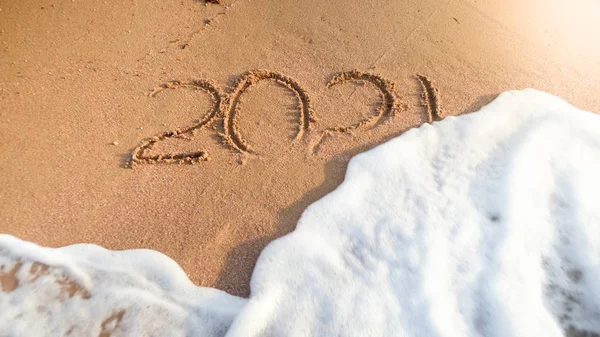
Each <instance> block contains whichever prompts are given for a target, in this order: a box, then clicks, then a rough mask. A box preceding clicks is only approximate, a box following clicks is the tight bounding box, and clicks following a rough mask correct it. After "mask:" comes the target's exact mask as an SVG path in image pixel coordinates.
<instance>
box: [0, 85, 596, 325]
mask: <svg viewBox="0 0 600 337" xmlns="http://www.w3.org/2000/svg"><path fill="white" fill-rule="evenodd" d="M599 172H600V117H599V116H597V115H594V114H592V113H589V112H584V111H581V110H578V109H576V108H574V107H572V106H570V105H569V104H567V103H566V102H564V101H563V100H561V99H559V98H557V97H554V96H552V95H549V94H545V93H542V92H539V91H536V90H532V89H528V90H524V91H511V92H506V93H503V94H501V95H500V96H499V97H498V98H497V99H496V100H495V101H494V102H492V103H490V104H489V105H487V106H486V107H484V108H482V109H481V111H479V112H477V113H473V114H469V115H465V116H460V117H456V118H455V117H448V118H446V119H444V120H443V121H441V122H436V123H433V124H432V125H429V124H426V125H423V126H422V127H420V128H418V129H414V130H411V131H408V132H406V133H405V134H403V135H402V136H400V137H398V138H396V139H393V140H391V141H389V142H387V143H385V144H383V145H380V146H378V147H376V148H375V149H373V150H371V151H368V152H365V153H363V154H361V155H358V156H356V157H355V158H354V159H352V161H351V162H350V164H349V166H348V170H347V174H346V179H345V181H344V183H343V184H342V185H340V186H339V187H338V188H337V189H336V190H335V191H334V192H332V193H330V194H329V195H327V196H326V197H324V198H323V199H321V200H319V201H318V202H316V203H314V204H313V205H311V206H310V207H309V208H308V209H307V210H306V211H305V212H304V214H303V216H302V218H301V219H300V221H299V223H298V226H297V229H296V230H295V231H294V232H293V233H291V234H289V235H287V236H285V237H283V238H281V239H278V240H276V241H274V242H273V243H271V244H270V245H269V246H268V247H267V248H265V250H264V251H263V252H262V254H261V256H260V258H259V261H258V263H257V266H256V269H255V272H254V274H253V278H252V283H251V291H252V292H251V296H250V299H249V300H247V301H246V300H244V299H239V298H236V297H233V296H229V295H227V294H225V293H223V292H220V291H217V290H212V289H207V288H198V287H195V286H193V285H192V284H191V282H190V281H189V280H188V279H187V277H186V276H185V274H184V273H183V271H182V270H181V269H180V268H179V267H178V266H177V265H176V264H175V263H174V262H173V261H172V260H170V259H169V258H167V257H165V256H164V255H162V254H160V253H156V252H152V251H147V250H145V251H140V250H137V251H124V252H111V251H107V250H104V249H102V248H99V247H97V246H91V245H77V246H70V247H65V248H59V249H49V248H41V247H38V246H35V245H33V244H30V243H26V242H23V241H19V240H17V239H15V238H12V237H10V236H0V247H1V249H2V250H1V254H0V256H2V260H0V265H2V268H3V269H2V271H1V272H0V275H2V276H0V279H1V280H2V287H3V289H4V290H3V292H2V293H0V309H1V310H0V335H9V336H43V335H59V334H60V333H63V334H66V333H67V332H69V331H70V333H72V334H73V335H78V336H88V335H89V336H102V337H106V336H109V335H110V336H125V335H131V336H133V335H156V336H166V335H168V336H177V335H188V336H209V337H211V336H222V335H224V334H226V336H229V337H247V336H250V337H252V336H256V337H258V336H286V337H295V336H357V337H358V336H360V337H364V336H415V337H423V336H448V337H450V336H503V337H505V336H565V335H568V336H575V335H579V334H581V333H589V335H594V336H597V335H598V333H600V286H599V285H600V207H598V200H599V199H600V174H599ZM33 261H37V262H40V263H43V265H42V264H39V263H38V264H33V263H32V262H33ZM32 270H33V271H32ZM49 332H51V333H49ZM102 333H105V334H104V335H102Z"/></svg>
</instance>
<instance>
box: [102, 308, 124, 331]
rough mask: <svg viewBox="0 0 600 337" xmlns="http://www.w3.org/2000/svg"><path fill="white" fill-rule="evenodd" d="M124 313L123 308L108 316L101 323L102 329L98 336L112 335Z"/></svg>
mask: <svg viewBox="0 0 600 337" xmlns="http://www.w3.org/2000/svg"><path fill="white" fill-rule="evenodd" d="M124 315H125V310H121V311H119V312H116V313H114V314H112V315H110V316H109V317H108V318H106V319H105V320H104V321H103V322H102V324H101V325H100V328H101V329H102V330H101V331H100V334H99V335H98V337H110V336H111V335H112V333H113V332H115V330H116V329H117V328H118V327H119V324H120V323H121V320H122V319H123V316H124Z"/></svg>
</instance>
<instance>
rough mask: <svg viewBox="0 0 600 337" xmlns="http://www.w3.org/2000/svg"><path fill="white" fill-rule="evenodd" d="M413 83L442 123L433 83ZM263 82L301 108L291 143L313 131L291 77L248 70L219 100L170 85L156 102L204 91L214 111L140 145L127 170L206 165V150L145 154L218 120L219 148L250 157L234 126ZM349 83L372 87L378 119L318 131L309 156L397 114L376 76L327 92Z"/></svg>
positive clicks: (358, 76) (205, 84) (205, 85)
mask: <svg viewBox="0 0 600 337" xmlns="http://www.w3.org/2000/svg"><path fill="white" fill-rule="evenodd" d="M417 79H418V80H419V83H420V84H421V87H422V90H423V92H422V95H421V97H422V105H423V106H424V107H425V109H426V111H427V113H428V118H427V119H428V120H427V122H428V123H432V122H433V121H438V120H440V119H441V116H440V115H441V112H442V110H441V108H440V103H439V94H438V89H437V88H436V87H435V86H434V85H433V83H432V82H431V80H429V79H428V78H427V77H425V76H423V75H417ZM262 80H272V81H275V82H276V83H278V84H280V85H282V86H284V87H285V88H287V89H289V90H290V91H292V93H294V95H295V96H296V98H297V99H298V103H299V105H300V112H299V115H298V132H297V133H296V137H295V138H294V140H293V143H295V142H297V141H299V140H301V139H302V138H303V137H304V135H305V133H306V131H308V130H309V129H311V128H313V126H314V124H316V123H317V115H316V113H315V112H314V111H313V109H312V108H311V104H310V98H309V95H308V93H307V91H306V90H305V89H304V88H302V86H300V84H298V82H296V81H295V80H294V79H292V78H291V77H288V76H286V75H283V74H281V73H278V72H274V71H269V70H251V71H248V72H246V73H245V74H243V75H242V76H241V77H240V78H239V79H238V80H237V81H236V83H235V84H234V85H233V88H232V89H231V91H230V93H229V94H222V93H221V91H220V90H219V89H218V88H217V87H215V86H214V85H213V84H212V83H211V82H209V81H205V80H195V81H187V82H186V81H171V82H168V83H166V84H163V85H161V86H160V87H158V88H156V89H154V90H153V91H152V92H151V93H150V95H149V96H150V97H154V96H156V94H158V93H159V92H161V91H164V90H167V89H177V88H182V87H187V88H191V89H195V90H204V91H206V92H207V93H208V94H209V95H210V96H211V99H212V101H213V106H212V108H211V109H210V110H209V112H208V113H207V114H206V116H205V117H203V118H202V119H200V120H199V121H198V122H196V123H193V124H191V125H189V126H186V127H183V128H178V129H176V130H173V131H165V132H162V133H160V134H158V135H155V136H154V137H152V138H150V139H147V140H144V141H143V142H142V143H141V144H140V145H138V146H137V147H136V148H135V149H134V150H133V151H132V154H131V162H130V163H129V164H128V166H129V167H131V168H134V167H135V166H136V165H138V164H195V163H198V162H200V161H207V160H209V159H210V157H209V154H208V152H207V151H206V150H199V151H192V152H181V153H165V154H156V155H151V154H149V152H150V150H151V149H152V148H153V147H154V145H156V144H157V143H159V142H161V141H164V140H166V139H169V138H183V139H190V137H193V136H194V133H195V132H196V131H198V130H201V129H203V128H206V127H209V126H210V125H211V124H212V123H214V122H215V121H217V120H222V123H223V133H219V136H220V137H221V138H222V139H223V144H225V145H227V146H228V147H230V148H231V149H233V150H236V151H238V152H241V153H251V152H252V148H251V146H250V144H248V142H247V141H246V140H245V139H244V137H243V135H242V132H241V129H240V126H239V123H238V117H239V115H240V109H239V103H240V98H241V96H242V95H243V94H244V93H245V92H246V91H247V90H248V88H250V87H251V86H253V85H255V84H256V83H258V82H260V81H262ZM347 82H360V83H369V84H371V85H373V86H374V87H375V88H377V89H378V90H379V94H380V98H381V102H382V103H381V105H380V106H378V107H377V109H376V113H375V114H374V115H373V116H370V117H368V118H366V119H363V120H361V121H359V122H357V123H355V124H352V125H349V126H336V127H329V128H326V129H324V130H322V131H321V132H320V135H319V137H318V140H317V142H316V143H315V144H314V145H312V146H311V152H312V153H313V154H316V153H317V152H318V149H319V147H320V145H321V143H322V142H323V140H324V139H325V138H327V137H331V136H333V135H335V134H337V133H351V132H353V131H357V130H365V129H369V128H373V127H375V126H376V125H377V123H379V121H380V120H381V119H382V118H383V117H386V116H390V117H392V116H394V115H395V114H396V113H397V112H398V111H399V110H400V100H399V98H398V95H397V94H396V89H395V84H394V83H393V82H391V81H389V80H386V79H384V78H382V77H380V76H378V75H375V74H370V73H364V72H360V71H358V70H352V71H348V72H340V73H338V74H335V75H334V76H333V77H332V78H331V79H330V81H329V82H328V83H327V87H328V88H331V87H333V86H335V85H339V84H344V83H347Z"/></svg>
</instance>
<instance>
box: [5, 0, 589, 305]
mask: <svg viewBox="0 0 600 337" xmlns="http://www.w3.org/2000/svg"><path fill="white" fill-rule="evenodd" d="M598 13H600V2H598V1H593V0H582V1H579V2H578V3H577V5H573V4H569V3H568V2H565V1H559V0H550V1H546V0H544V1H541V0H531V1H518V0H509V1H493V2H482V1H467V0H456V1H432V0H426V1H418V2H413V1H411V2H408V1H406V2H405V1H388V2H378V3H376V2H372V1H356V0H353V1H338V0H336V1H313V0H306V1H296V0H284V1H266V0H222V1H221V4H220V5H219V4H212V3H205V2H204V1H194V0H179V1H171V0H167V1H159V2H157V1H141V0H131V1H114V0H107V1H89V0H87V1H86V0H72V1H67V0H60V1H58V0H41V1H8V0H4V1H0V186H1V187H0V232H1V233H7V234H12V235H15V236H18V237H19V238H21V239H24V240H28V241H32V242H35V243H37V244H40V245H46V246H64V245H69V244H74V243H82V242H85V243H93V244H98V245H101V246H104V247H106V248H109V249H132V248H149V249H154V250H158V251H160V252H163V253H165V254H167V255H168V256H170V257H171V258H173V259H174V260H175V261H176V262H177V263H179V264H180V265H181V267H182V268H183V269H184V270H185V272H186V273H187V274H188V275H189V277H190V279H191V280H192V281H193V282H194V283H196V284H198V285H201V286H210V287H216V288H218V289H222V290H225V291H227V292H229V293H231V294H234V295H240V296H247V295H248V294H249V281H250V277H251V273H252V269H253V267H254V263H255V262H256V259H257V257H258V255H259V254H260V251H261V250H262V248H263V247H264V246H265V245H267V244H268V243H269V242H270V241H272V240H274V239H275V238H278V237H281V236H283V235H285V234H287V233H289V232H290V231H292V230H293V229H294V226H295V224H296V222H297V221H298V219H299V217H300V215H301V213H302V211H303V210H304V209H305V208H306V207H307V206H308V205H310V204H311V203H313V202H314V201H316V200H318V199H319V198H321V197H323V196H324V195H325V194H327V193H328V192H330V191H332V190H333V189H335V188H336V186H338V185H339V184H340V183H341V181H342V180H343V178H344V173H345V168H346V165H347V162H348V160H349V158H350V157H351V156H352V155H355V154H357V153H359V152H362V151H364V150H367V149H369V148H372V147H373V146H375V145H377V144H379V143H381V142H383V141H385V140H388V139H390V138H393V137H395V136H398V135H400V134H401V133H402V132H404V131H406V130H407V129H409V128H412V127H416V126H419V125H421V124H422V123H426V122H428V121H430V120H436V119H439V118H444V117H445V116H448V115H459V114H463V113H468V112H471V111H475V110H477V109H478V108H479V107H481V106H482V105H484V104H486V103H488V102H490V101H491V100H492V99H493V98H495V97H496V95H497V94H498V93H500V92H502V91H505V90H509V89H522V88H527V87H533V88H536V89H539V90H543V91H546V92H549V93H552V94H554V95H558V96H560V97H562V98H564V99H565V100H567V101H568V102H570V103H571V104H573V105H575V106H576V107H578V108H580V109H584V110H590V111H600V96H599V95H598V92H600V63H598V60H599V59H600V35H599V34H598V31H600V23H598V20H597V14H598ZM253 69H266V70H268V71H271V72H274V73H276V74H278V75H276V76H280V75H282V76H284V77H281V76H280V77H278V78H279V79H280V80H281V79H284V80H287V81H288V86H292V87H294V88H296V87H295V85H296V84H297V85H298V87H299V88H301V89H302V91H298V90H297V88H296V89H295V91H294V90H290V89H289V88H286V87H285V86H283V85H281V84H278V83H277V82H275V81H272V80H268V79H265V80H262V81H258V82H257V83H256V84H255V85H252V86H251V87H250V88H248V89H247V90H246V92H245V93H243V94H242V95H240V96H239V97H238V98H239V102H238V99H235V100H234V101H235V102H236V103H237V110H235V109H228V107H229V105H228V104H227V103H228V101H230V98H232V97H233V96H235V95H233V96H232V95H228V93H229V92H230V91H231V90H232V88H233V87H234V86H235V85H236V83H238V82H237V81H239V80H240V79H242V80H243V79H244V76H245V75H244V74H247V72H248V71H250V70H253ZM355 69H356V70H358V71H359V73H354V74H355V76H358V77H359V78H360V76H364V75H361V74H367V73H368V74H374V75H376V76H379V77H369V78H367V79H369V80H371V81H372V82H369V81H366V82H364V81H363V82H364V83H361V81H348V82H345V83H339V84H335V85H333V86H330V87H328V86H327V83H328V82H329V81H330V80H332V78H333V79H334V82H335V80H336V79H340V78H343V76H339V77H337V78H336V77H334V76H336V74H339V73H340V72H350V71H352V70H355ZM267 74H270V73H267ZM417 74H421V75H424V76H426V77H427V78H428V79H429V81H431V82H427V81H424V82H421V81H420V80H419V78H418V77H417V76H416V75H417ZM259 75H260V74H259ZM263 75H264V73H263ZM271 75H273V74H271ZM346 75H348V73H346ZM252 76H256V74H254V75H252V74H251V77H252ZM253 79H254V80H256V77H254V78H250V79H249V81H250V80H253ZM363 79H364V78H363ZM194 80H205V81H210V82H211V83H212V84H213V85H214V88H215V89H216V90H217V91H218V92H219V96H214V97H212V98H213V99H218V97H221V99H222V103H223V108H222V110H223V111H220V112H218V113H217V111H215V110H214V106H213V105H214V100H211V95H209V94H207V92H206V91H205V90H193V88H190V87H189V86H188V87H180V86H179V85H178V84H176V83H175V84H173V83H172V82H171V83H172V84H170V86H171V87H173V88H172V89H166V90H162V91H160V92H156V91H154V94H153V95H150V94H151V93H153V90H155V89H156V88H160V87H161V85H165V84H166V83H170V81H183V82H185V83H191V81H194ZM250 82H252V81H250ZM250 82H247V83H250ZM292 82H293V85H292V84H290V83H292ZM342 82H343V81H342ZM202 83H204V82H202ZM245 83H246V82H241V83H238V84H240V85H241V86H242V87H244V88H245ZM253 83H254V82H253ZM382 83H384V84H385V86H387V88H390V87H393V88H394V92H389V93H387V94H382V93H381V92H380V91H379V89H380V87H382ZM427 83H430V84H431V86H430V84H427ZM378 85H379V87H378ZM240 88H241V87H240ZM424 88H425V89H426V90H425V92H426V93H427V95H425V97H423V96H424V95H423V94H424V90H423V89H424ZM436 90H437V91H436ZM298 97H300V98H301V100H300V101H299V100H298ZM434 98H436V99H437V101H436V102H435V104H433V103H432V102H434ZM424 101H425V102H430V104H429V106H425V107H424V106H423V104H422V103H423V102H424ZM308 103H310V108H309V106H308ZM426 105H427V104H426ZM427 108H431V109H430V110H431V111H430V112H429V113H428V109H427ZM212 113H215V116H214V118H213V119H212V120H211V123H208V122H207V123H206V125H204V127H203V128H201V129H199V130H197V131H196V132H195V134H194V135H193V137H188V138H190V139H185V138H186V137H179V138H177V137H167V138H165V140H164V141H161V142H157V143H156V144H154V146H153V148H152V149H150V150H149V151H148V152H147V153H146V154H145V158H151V157H152V156H157V155H159V154H160V153H163V154H164V153H182V152H186V151H191V152H193V151H203V152H202V156H201V157H202V159H207V158H208V159H210V160H206V161H205V160H200V161H199V162H198V163H195V164H194V165H189V164H185V163H184V164H167V163H162V164H161V163H156V164H147V163H141V162H143V161H144V160H140V163H138V164H137V165H134V167H133V169H132V168H128V167H127V166H129V165H130V164H131V159H132V152H134V149H136V148H137V147H138V146H140V144H143V141H144V140H145V139H149V138H151V137H153V136H155V135H158V134H161V133H163V132H165V131H173V130H177V129H178V128H179V129H184V128H185V127H186V126H189V125H193V124H194V123H195V121H199V122H206V121H207V120H208V118H207V119H204V117H205V116H209V115H210V114H212ZM223 115H225V116H223ZM309 115H310V116H309ZM311 117H315V118H314V121H313V120H312V119H311ZM361 121H365V123H362V124H361ZM196 123H198V122H196ZM348 126H355V127H352V128H348V129H345V127H348ZM220 134H225V136H227V135H229V138H228V137H224V136H222V135H220ZM183 136H186V134H183ZM224 139H225V140H226V139H229V144H224ZM240 144H242V145H240ZM243 144H245V145H243ZM246 145H248V148H246ZM150 161H151V160H150Z"/></svg>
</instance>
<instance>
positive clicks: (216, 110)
mask: <svg viewBox="0 0 600 337" xmlns="http://www.w3.org/2000/svg"><path fill="white" fill-rule="evenodd" d="M181 87H187V88H191V89H195V90H204V91H206V92H208V94H210V96H211V99H212V101H213V106H212V108H211V109H210V110H209V111H208V113H207V114H206V115H205V116H204V117H203V118H201V119H200V120H199V121H197V122H196V123H193V124H191V125H188V126H186V127H183V128H180V129H176V130H173V131H165V132H162V133H160V134H158V135H156V136H154V137H152V138H150V139H148V140H145V141H144V142H142V143H141V144H140V145H138V146H137V147H136V148H135V149H134V150H133V152H132V153H131V163H130V166H131V167H132V168H133V167H134V166H135V165H137V164H181V163H186V164H194V163H197V162H200V161H206V160H209V159H210V157H209V155H208V152H207V151H205V150H200V151H192V152H179V153H166V154H156V155H151V154H149V152H150V150H152V148H153V147H154V146H155V145H156V144H157V143H159V142H162V141H164V140H167V139H170V138H184V139H185V138H189V136H193V135H194V132H195V131H197V130H200V129H202V128H204V127H206V126H208V125H209V124H210V123H211V122H212V121H213V120H214V119H215V117H216V116H217V115H218V114H220V113H221V109H222V107H223V104H222V102H223V99H222V97H221V94H220V92H219V90H218V89H217V88H216V87H215V86H214V85H213V84H212V83H211V82H209V81H205V80H195V81H189V82H183V81H172V82H168V83H165V84H163V85H161V86H160V87H158V88H156V89H154V90H153V91H152V92H151V93H150V97H154V96H156V94H158V93H159V92H161V91H164V90H167V89H176V88H181Z"/></svg>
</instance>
